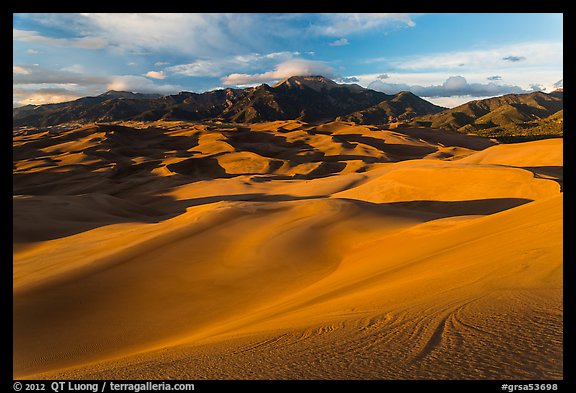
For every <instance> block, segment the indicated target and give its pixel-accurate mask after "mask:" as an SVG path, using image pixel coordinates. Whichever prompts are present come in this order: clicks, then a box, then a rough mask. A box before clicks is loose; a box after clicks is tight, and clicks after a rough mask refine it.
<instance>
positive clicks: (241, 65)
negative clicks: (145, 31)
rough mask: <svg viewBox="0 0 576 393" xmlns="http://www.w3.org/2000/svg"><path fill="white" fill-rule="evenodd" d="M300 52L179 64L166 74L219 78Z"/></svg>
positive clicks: (268, 63)
mask: <svg viewBox="0 0 576 393" xmlns="http://www.w3.org/2000/svg"><path fill="white" fill-rule="evenodd" d="M299 54H300V52H289V51H285V52H272V53H266V54H260V53H248V54H242V55H235V56H230V57H221V58H205V59H198V60H196V61H193V62H191V63H187V64H177V65H174V66H170V67H167V68H166V69H165V71H166V72H168V73H171V74H175V75H183V76H209V77H217V76H222V74H225V73H228V72H231V71H236V70H251V69H256V68H257V67H263V66H268V65H270V64H273V62H275V61H276V62H277V61H281V60H287V59H291V58H293V57H294V56H297V55H299Z"/></svg>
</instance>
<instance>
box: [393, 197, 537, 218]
mask: <svg viewBox="0 0 576 393" xmlns="http://www.w3.org/2000/svg"><path fill="white" fill-rule="evenodd" d="M529 202H532V199H525V198H489V199H473V200H466V201H426V200H423V201H407V202H388V203H386V204H385V205H387V206H391V207H397V208H402V209H409V210H416V211H422V212H427V213H435V214H439V215H440V216H441V217H442V218H444V217H455V216H467V215H489V214H495V213H499V212H501V211H504V210H508V209H512V208H514V207H518V206H521V205H524V204H526V203H529Z"/></svg>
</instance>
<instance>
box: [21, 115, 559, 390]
mask: <svg viewBox="0 0 576 393" xmlns="http://www.w3.org/2000/svg"><path fill="white" fill-rule="evenodd" d="M522 151H525V152H526V157H524V156H523V154H522ZM561 151H562V142H561V140H546V141H537V142H530V143H525V144H517V145H506V146H501V145H494V143H492V142H490V141H487V140H485V139H482V138H478V137H471V136H467V135H462V134H458V133H453V132H449V133H443V132H440V131H435V130H427V129H418V128H414V129H396V130H382V129H378V128H376V127H368V126H353V125H351V124H348V123H341V122H334V123H328V124H323V125H311V124H306V123H302V122H293V121H292V122H291V121H281V122H274V123H265V124H254V125H250V126H249V127H248V126H246V127H241V126H237V125H234V126H233V125H225V124H220V125H190V124H185V123H158V124H152V125H150V124H147V125H144V126H143V125H140V124H131V127H125V126H124V127H123V126H120V125H98V126H87V127H84V128H82V129H78V130H70V131H67V132H64V133H62V134H57V135H50V134H49V133H47V132H44V133H42V132H39V133H29V134H28V135H26V134H17V135H16V136H15V138H14V157H15V162H14V194H15V196H14V242H15V248H14V376H15V377H17V378H67V379H70V378H82V379H92V378H105V379H122V378H133V379H137V378H143V379H149V378H159V379H164V378H186V379H206V378H208V379H440V378H442V379H445V378H449V379H483V378H492V379H557V378H558V379H560V378H562V217H563V214H562V192H561V185H562V177H561V166H562V155H561Z"/></svg>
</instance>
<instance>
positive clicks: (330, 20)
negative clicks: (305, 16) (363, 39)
mask: <svg viewBox="0 0 576 393" xmlns="http://www.w3.org/2000/svg"><path fill="white" fill-rule="evenodd" d="M413 16H414V15H411V14H387V13H330V14H321V15H320V20H319V21H318V22H317V23H312V24H311V26H310V28H309V29H310V31H311V32H313V33H315V34H319V35H326V36H342V35H349V34H354V33H358V32H363V31H367V30H374V29H378V28H396V27H399V26H400V27H413V26H415V25H416V24H415V23H414V21H413V20H412V18H413Z"/></svg>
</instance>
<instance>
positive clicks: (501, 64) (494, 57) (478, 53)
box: [366, 42, 563, 72]
mask: <svg viewBox="0 0 576 393" xmlns="http://www.w3.org/2000/svg"><path fill="white" fill-rule="evenodd" d="M511 59H514V60H511ZM518 59H520V60H521V61H520V60H518ZM562 60H563V44H562V43H561V42H525V43H517V44H514V45H504V46H500V47H493V48H487V49H477V50H469V51H455V52H444V53H430V54H426V55H418V56H408V57H396V58H393V59H390V58H375V59H368V60H367V61H366V62H367V63H378V62H384V63H388V64H389V66H391V67H394V68H396V69H397V70H404V71H431V70H458V71H459V72H461V71H462V70H471V69H477V70H478V69H483V70H485V71H488V70H494V69H502V68H509V67H535V66H558V65H559V64H562Z"/></svg>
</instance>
